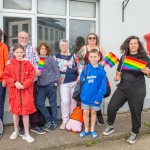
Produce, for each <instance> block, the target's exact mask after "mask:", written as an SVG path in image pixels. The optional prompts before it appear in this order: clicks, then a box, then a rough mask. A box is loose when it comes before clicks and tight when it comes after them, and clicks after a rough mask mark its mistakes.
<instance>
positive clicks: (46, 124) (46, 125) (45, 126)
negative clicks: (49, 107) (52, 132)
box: [42, 121, 52, 130]
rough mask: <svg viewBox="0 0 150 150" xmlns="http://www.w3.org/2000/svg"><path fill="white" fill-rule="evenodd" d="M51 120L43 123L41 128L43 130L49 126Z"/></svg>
mask: <svg viewBox="0 0 150 150" xmlns="http://www.w3.org/2000/svg"><path fill="white" fill-rule="evenodd" d="M51 124H52V123H51V121H49V122H46V123H45V124H44V126H43V127H42V129H43V130H47V129H48V128H49V127H50V126H51Z"/></svg>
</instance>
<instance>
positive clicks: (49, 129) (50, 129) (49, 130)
mask: <svg viewBox="0 0 150 150" xmlns="http://www.w3.org/2000/svg"><path fill="white" fill-rule="evenodd" d="M57 127H58V124H57V123H52V124H51V126H50V127H49V128H48V129H46V131H48V132H51V131H53V130H55V129H56V128H57Z"/></svg>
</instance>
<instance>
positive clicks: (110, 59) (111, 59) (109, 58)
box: [103, 52, 119, 68]
mask: <svg viewBox="0 0 150 150" xmlns="http://www.w3.org/2000/svg"><path fill="white" fill-rule="evenodd" d="M103 61H104V62H105V63H106V64H107V65H109V66H110V68H112V67H113V66H114V65H115V64H117V63H118V62H119V59H118V58H117V57H116V56H115V54H113V53H112V52H109V53H108V54H107V55H106V56H105V57H104V58H103Z"/></svg>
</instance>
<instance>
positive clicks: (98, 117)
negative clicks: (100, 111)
mask: <svg viewBox="0 0 150 150" xmlns="http://www.w3.org/2000/svg"><path fill="white" fill-rule="evenodd" d="M97 124H98V125H101V124H104V119H103V117H102V116H97Z"/></svg>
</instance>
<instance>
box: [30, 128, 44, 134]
mask: <svg viewBox="0 0 150 150" xmlns="http://www.w3.org/2000/svg"><path fill="white" fill-rule="evenodd" d="M30 131H32V132H35V133H37V134H45V133H46V131H44V130H43V129H42V128H40V127H38V126H37V127H33V128H31V129H30Z"/></svg>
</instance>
